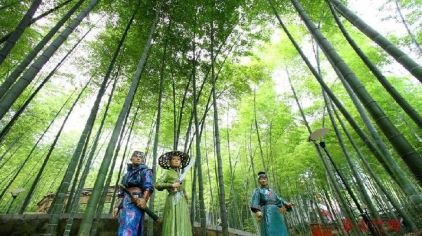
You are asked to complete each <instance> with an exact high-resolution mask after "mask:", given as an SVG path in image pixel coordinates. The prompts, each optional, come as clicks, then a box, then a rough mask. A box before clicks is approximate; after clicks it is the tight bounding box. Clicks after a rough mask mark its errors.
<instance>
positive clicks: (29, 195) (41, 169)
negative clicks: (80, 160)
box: [19, 82, 89, 214]
mask: <svg viewBox="0 0 422 236" xmlns="http://www.w3.org/2000/svg"><path fill="white" fill-rule="evenodd" d="M88 84H89V82H88V83H87V84H86V85H85V87H84V88H83V89H82V90H81V92H80V93H79V95H78V97H77V98H76V100H75V101H74V102H73V104H72V107H71V108H70V110H69V112H68V113H67V115H66V118H65V119H64V120H63V122H62V125H61V127H60V129H59V131H58V132H57V134H56V137H55V138H54V140H53V143H52V144H51V145H50V148H49V150H48V153H47V156H46V157H45V158H44V161H43V163H42V165H41V168H40V170H39V171H38V173H37V176H36V177H35V180H34V181H33V183H32V185H31V188H30V189H29V191H28V194H27V195H26V197H25V200H24V202H23V204H22V206H21V208H20V210H19V214H23V212H24V211H25V209H26V207H27V206H28V204H29V201H30V200H31V197H32V194H33V193H34V190H35V188H36V186H37V184H38V182H39V180H40V178H41V175H42V174H43V171H44V169H45V167H46V166H47V162H48V160H49V159H50V157H51V153H52V152H53V150H54V148H55V147H56V143H57V141H58V140H59V138H60V135H61V133H62V131H63V128H64V126H65V125H66V121H67V119H68V118H69V116H70V114H71V113H72V111H73V109H74V107H75V106H76V104H77V103H78V101H79V99H80V98H81V96H82V94H83V92H84V91H85V89H86V88H87V86H88Z"/></svg>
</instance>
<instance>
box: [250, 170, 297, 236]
mask: <svg viewBox="0 0 422 236" xmlns="http://www.w3.org/2000/svg"><path fill="white" fill-rule="evenodd" d="M258 182H259V184H260V187H258V188H256V189H255V191H254V193H253V196H252V200H251V205H250V208H251V211H252V212H254V213H255V216H256V218H257V219H258V221H259V222H260V228H261V236H287V235H289V233H288V231H287V226H286V224H285V222H284V217H283V214H284V213H285V212H286V210H287V211H290V210H291V209H292V206H293V204H291V203H289V202H287V201H286V200H284V199H283V198H281V197H279V196H278V195H277V194H276V193H274V191H273V190H272V189H270V188H269V186H268V177H267V175H266V173H265V172H259V173H258Z"/></svg>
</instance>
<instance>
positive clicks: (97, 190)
mask: <svg viewBox="0 0 422 236" xmlns="http://www.w3.org/2000/svg"><path fill="white" fill-rule="evenodd" d="M157 4H158V6H159V7H158V8H157V9H156V13H155V19H154V20H153V22H152V24H151V28H150V32H149V35H148V39H147V42H146V44H145V47H144V51H143V53H142V56H141V58H140V60H139V63H138V66H137V69H136V72H135V75H134V78H133V80H132V83H131V86H130V88H129V92H128V94H127V96H126V98H125V101H124V104H123V107H122V109H121V111H120V114H119V117H118V119H117V122H116V124H115V127H114V129H113V134H112V136H111V138H110V141H109V145H108V146H107V149H106V152H105V155H104V159H103V161H102V163H101V166H100V169H99V173H98V176H97V179H96V180H95V185H94V188H93V191H92V195H91V197H90V198H89V201H88V205H87V209H86V211H85V214H84V217H83V219H82V222H81V226H80V228H79V232H78V235H80V236H85V235H89V234H90V231H91V225H92V221H93V218H94V213H95V210H96V207H97V204H98V201H99V198H100V194H101V188H102V187H103V186H104V181H105V177H106V174H107V168H108V166H109V165H110V162H111V157H112V155H113V151H114V148H115V146H116V142H117V137H118V136H119V134H120V132H121V129H122V125H123V121H124V119H125V117H126V115H127V113H128V112H129V106H130V104H131V103H132V100H133V98H134V96H135V92H136V90H137V87H138V84H139V81H140V79H141V74H142V72H143V70H144V67H145V63H146V59H147V56H148V54H149V49H150V48H151V45H152V44H151V42H152V38H153V34H154V32H155V29H156V26H157V23H158V19H159V15H160V11H161V4H160V1H158V2H157Z"/></svg>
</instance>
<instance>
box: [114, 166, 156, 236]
mask: <svg viewBox="0 0 422 236" xmlns="http://www.w3.org/2000/svg"><path fill="white" fill-rule="evenodd" d="M121 184H122V185H124V186H126V187H138V188H141V189H142V191H149V192H151V193H152V191H153V190H154V186H153V173H152V170H150V169H148V167H147V166H145V165H139V166H132V165H131V164H129V165H128V168H127V173H126V174H125V175H124V176H123V178H122V181H121ZM135 194H136V193H135ZM137 194H138V195H139V196H140V197H142V196H143V195H142V193H137ZM119 197H120V198H123V202H122V204H121V206H120V208H121V211H120V215H119V230H118V235H119V236H143V232H144V218H145V213H144V212H143V211H141V210H140V209H139V208H138V207H137V206H136V205H135V204H134V203H132V200H131V198H130V196H129V195H128V194H125V193H123V191H119Z"/></svg>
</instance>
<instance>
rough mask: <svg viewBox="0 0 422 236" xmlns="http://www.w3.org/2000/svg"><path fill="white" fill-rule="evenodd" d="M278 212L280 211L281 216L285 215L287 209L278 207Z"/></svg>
mask: <svg viewBox="0 0 422 236" xmlns="http://www.w3.org/2000/svg"><path fill="white" fill-rule="evenodd" d="M278 210H279V211H280V213H281V214H284V213H286V211H287V209H286V208H285V207H284V206H283V207H280V208H278Z"/></svg>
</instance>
